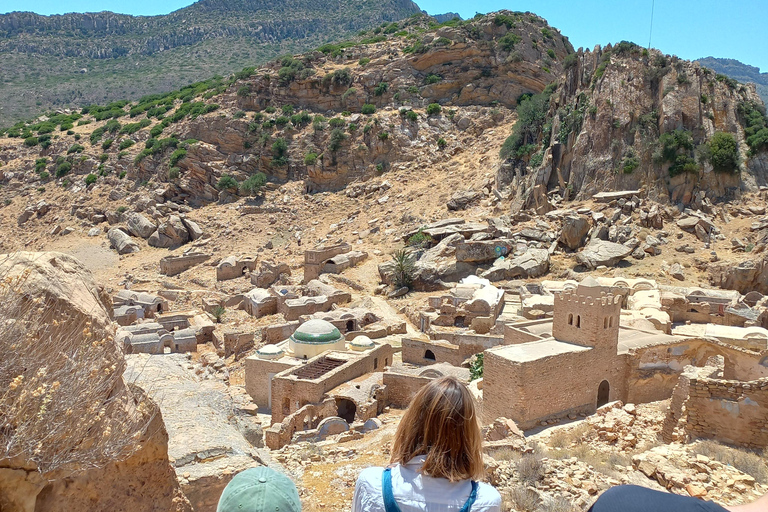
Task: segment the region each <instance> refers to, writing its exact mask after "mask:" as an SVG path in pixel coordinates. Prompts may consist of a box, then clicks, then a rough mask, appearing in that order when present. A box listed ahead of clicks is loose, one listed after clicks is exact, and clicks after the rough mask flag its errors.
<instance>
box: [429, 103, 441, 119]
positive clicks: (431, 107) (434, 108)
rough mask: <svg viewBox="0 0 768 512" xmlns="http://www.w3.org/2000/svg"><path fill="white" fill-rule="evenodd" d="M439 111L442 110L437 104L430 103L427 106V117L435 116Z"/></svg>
mask: <svg viewBox="0 0 768 512" xmlns="http://www.w3.org/2000/svg"><path fill="white" fill-rule="evenodd" d="M441 110H442V107H441V106H440V104H439V103H430V104H429V105H427V115H428V116H436V115H437V114H439V113H440V111H441Z"/></svg>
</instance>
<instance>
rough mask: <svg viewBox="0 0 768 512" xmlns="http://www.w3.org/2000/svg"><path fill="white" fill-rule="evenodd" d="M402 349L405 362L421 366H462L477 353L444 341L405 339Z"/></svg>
mask: <svg viewBox="0 0 768 512" xmlns="http://www.w3.org/2000/svg"><path fill="white" fill-rule="evenodd" d="M402 347H403V348H402V351H403V362H404V363H410V364H417V365H421V366H423V365H427V364H434V363H449V364H452V365H453V366H461V365H462V363H463V362H464V361H465V360H466V359H467V358H469V357H471V356H472V355H474V354H476V353H477V352H473V351H472V350H466V348H465V347H462V346H460V345H453V344H451V343H449V342H447V341H443V340H435V341H426V340H416V339H410V338H403V340H402ZM427 351H429V352H431V353H432V355H433V356H434V358H433V359H432V358H428V357H426V355H427ZM480 352H482V350H480Z"/></svg>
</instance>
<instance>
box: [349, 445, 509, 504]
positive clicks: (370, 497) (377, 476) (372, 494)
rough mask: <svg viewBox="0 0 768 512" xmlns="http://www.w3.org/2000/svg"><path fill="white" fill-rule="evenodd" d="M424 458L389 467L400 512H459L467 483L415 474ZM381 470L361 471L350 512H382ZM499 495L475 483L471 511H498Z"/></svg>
mask: <svg viewBox="0 0 768 512" xmlns="http://www.w3.org/2000/svg"><path fill="white" fill-rule="evenodd" d="M425 458H426V457H425V456H424V455H419V456H417V457H414V458H413V459H412V460H411V461H410V462H408V463H407V464H406V465H404V466H403V465H400V464H397V465H396V466H394V467H393V468H392V494H394V496H395V501H396V502H397V505H398V506H399V507H400V512H459V511H460V510H461V507H463V506H464V503H466V501H467V499H468V498H469V494H470V492H472V484H471V483H470V481H469V480H463V481H461V482H451V481H450V480H448V479H447V478H434V477H431V476H427V475H423V474H421V473H419V469H421V465H422V464H423V463H424V459H425ZM383 472H384V468H377V467H372V468H367V469H364V470H363V471H362V472H361V473H360V476H359V477H358V479H357V484H355V496H354V498H353V501H352V512H384V496H383V494H382V491H381V475H382V473H383ZM500 510H501V496H500V495H499V492H498V491H497V490H496V489H494V488H493V487H492V486H490V485H488V484H485V483H482V482H478V488H477V499H476V500H475V502H474V504H473V505H472V508H471V512H499V511H500Z"/></svg>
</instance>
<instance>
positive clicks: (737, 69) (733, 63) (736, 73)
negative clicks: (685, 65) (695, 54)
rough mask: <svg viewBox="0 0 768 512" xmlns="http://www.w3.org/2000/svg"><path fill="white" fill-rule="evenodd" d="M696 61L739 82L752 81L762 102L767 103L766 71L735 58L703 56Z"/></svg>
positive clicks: (767, 80)
mask: <svg viewBox="0 0 768 512" xmlns="http://www.w3.org/2000/svg"><path fill="white" fill-rule="evenodd" d="M697 62H698V63H699V64H701V65H702V66H706V67H708V68H709V69H712V70H714V71H715V72H717V73H722V74H723V75H727V76H729V77H731V78H733V79H734V80H738V81H739V82H744V83H746V82H752V83H753V84H755V87H756V88H757V93H758V94H759V95H760V97H761V98H762V99H763V103H768V73H761V72H760V68H758V67H756V66H750V65H749V64H744V63H743V62H740V61H738V60H736V59H718V58H716V57H704V58H703V59H698V60H697Z"/></svg>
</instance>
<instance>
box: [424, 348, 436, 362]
mask: <svg viewBox="0 0 768 512" xmlns="http://www.w3.org/2000/svg"><path fill="white" fill-rule="evenodd" d="M424 359H429V360H430V361H434V360H435V353H434V352H432V351H431V350H427V351H426V352H424Z"/></svg>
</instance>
